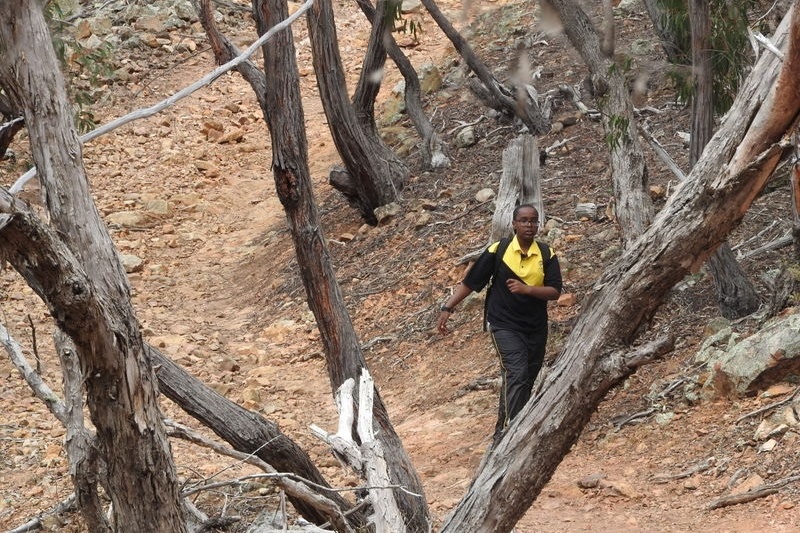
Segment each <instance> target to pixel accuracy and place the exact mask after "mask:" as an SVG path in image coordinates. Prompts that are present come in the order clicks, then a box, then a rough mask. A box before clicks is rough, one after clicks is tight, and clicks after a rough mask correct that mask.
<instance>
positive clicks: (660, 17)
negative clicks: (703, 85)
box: [644, 0, 689, 64]
mask: <svg viewBox="0 0 800 533" xmlns="http://www.w3.org/2000/svg"><path fill="white" fill-rule="evenodd" d="M663 2H664V0H644V4H645V6H646V7H647V14H648V15H649V16H650V21H651V22H652V23H653V29H654V30H655V32H656V35H658V40H659V41H660V42H661V47H662V48H664V53H665V54H666V55H667V60H668V61H669V62H670V63H675V64H684V63H686V60H687V59H688V55H689V50H688V47H686V45H687V44H688V43H683V44H682V43H681V39H680V38H679V37H678V36H677V35H676V34H675V32H674V31H673V29H672V27H671V26H670V24H669V23H668V17H670V16H673V15H671V14H670V13H669V11H668V10H665V9H664V6H663V5H662V4H663Z"/></svg>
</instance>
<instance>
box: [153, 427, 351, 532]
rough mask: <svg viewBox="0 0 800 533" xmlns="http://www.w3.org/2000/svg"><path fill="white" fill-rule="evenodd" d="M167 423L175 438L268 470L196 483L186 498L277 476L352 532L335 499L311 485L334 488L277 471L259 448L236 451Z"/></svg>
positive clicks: (295, 493)
mask: <svg viewBox="0 0 800 533" xmlns="http://www.w3.org/2000/svg"><path fill="white" fill-rule="evenodd" d="M164 425H165V426H166V427H167V430H168V433H169V435H170V436H172V437H178V438H182V439H184V440H187V441H189V442H192V443H194V444H197V445H199V446H204V447H206V448H209V449H211V450H213V451H215V452H217V453H219V454H220V455H225V456H228V457H232V458H234V459H237V460H238V461H240V462H243V463H247V464H250V465H253V466H256V467H258V468H260V469H261V470H263V471H264V472H266V473H267V475H266V476H265V475H264V474H258V475H257V476H244V477H242V478H239V479H237V480H228V481H221V482H218V483H204V484H203V485H201V486H194V487H191V488H189V489H186V490H184V491H183V496H184V497H187V496H190V495H192V494H194V493H196V492H200V491H203V490H210V489H212V488H216V487H220V486H225V485H234V484H238V483H241V482H243V481H244V480H246V479H253V478H254V477H261V478H263V477H269V478H270V479H274V480H275V482H276V483H277V484H278V486H279V487H281V488H282V489H283V490H284V491H285V492H286V493H287V494H289V495H290V496H291V497H293V498H296V499H298V500H302V501H304V502H305V503H307V504H308V505H309V506H311V507H314V508H315V509H317V510H318V511H319V512H320V513H321V514H322V515H324V516H326V517H327V518H328V520H329V521H330V523H332V524H335V525H336V527H337V530H338V531H352V529H351V528H350V526H349V525H348V524H347V520H346V519H345V517H344V515H343V514H342V511H341V510H340V509H339V507H338V506H337V505H336V504H335V503H334V502H333V501H331V500H330V499H328V498H326V497H325V496H323V495H322V494H320V493H318V492H314V491H312V490H311V489H310V487H314V488H316V489H318V490H324V491H330V490H331V489H330V488H329V487H324V486H321V485H317V484H316V483H313V482H311V481H309V480H307V479H302V478H301V477H300V476H297V475H295V474H286V473H280V472H277V471H276V470H275V469H274V468H273V467H272V466H270V465H269V464H268V463H267V462H266V461H264V460H262V459H260V458H259V457H257V456H256V455H255V454H256V453H257V452H258V450H255V451H254V452H253V453H250V454H247V453H243V452H239V451H236V450H232V449H230V448H227V447H225V446H222V445H221V444H218V443H216V442H214V441H212V440H210V439H207V438H206V437H204V436H203V435H201V434H200V433H198V432H196V431H194V430H193V429H191V428H189V427H188V426H184V425H182V424H180V423H178V422H175V421H174V420H168V419H166V420H164ZM268 444H269V442H265V443H264V446H266V445H268ZM215 475H217V474H215ZM212 477H213V476H212ZM209 479H210V478H209ZM205 481H207V480H205ZM338 528H341V529H338Z"/></svg>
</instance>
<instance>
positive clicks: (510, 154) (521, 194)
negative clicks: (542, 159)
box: [489, 135, 545, 242]
mask: <svg viewBox="0 0 800 533" xmlns="http://www.w3.org/2000/svg"><path fill="white" fill-rule="evenodd" d="M522 204H531V205H533V206H534V207H536V210H537V211H539V224H540V227H544V221H545V214H544V202H543V201H542V184H541V181H540V176H539V143H538V142H537V141H536V137H534V136H533V135H521V136H520V137H517V138H516V139H514V140H513V141H511V142H510V143H509V145H508V147H507V148H506V149H505V150H503V175H502V176H501V177H500V186H499V187H498V189H497V201H495V209H494V216H493V217H492V234H491V235H490V236H489V242H495V241H498V240H500V239H501V238H502V237H506V236H508V235H510V234H511V233H512V231H511V217H512V216H513V211H514V208H515V207H517V206H518V205H522Z"/></svg>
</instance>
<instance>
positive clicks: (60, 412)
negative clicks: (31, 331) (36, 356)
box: [0, 325, 67, 424]
mask: <svg viewBox="0 0 800 533" xmlns="http://www.w3.org/2000/svg"><path fill="white" fill-rule="evenodd" d="M0 344H2V345H3V348H5V350H6V353H7V354H8V357H9V359H10V360H11V363H12V364H13V365H14V366H15V367H16V368H17V370H18V371H19V373H20V374H21V375H22V378H23V379H24V380H25V382H26V383H27V384H28V386H29V387H30V388H31V390H32V391H33V394H34V395H35V396H36V397H37V398H39V399H40V400H41V401H42V402H43V403H44V404H45V405H46V406H47V409H48V410H49V411H50V412H51V413H53V416H55V417H56V418H57V419H58V421H59V422H61V423H62V424H66V421H67V411H66V407H65V405H64V402H62V401H61V398H59V397H58V395H56V393H54V392H53V390H52V389H51V388H50V387H49V386H48V385H47V383H45V382H44V380H42V376H41V375H40V374H39V373H38V372H36V371H35V370H34V369H33V367H32V366H31V365H30V363H29V362H28V360H27V359H26V358H25V355H23V353H22V347H21V346H20V345H19V343H17V341H15V340H14V339H13V338H12V337H11V334H10V333H9V332H8V330H7V329H6V328H5V326H3V325H0Z"/></svg>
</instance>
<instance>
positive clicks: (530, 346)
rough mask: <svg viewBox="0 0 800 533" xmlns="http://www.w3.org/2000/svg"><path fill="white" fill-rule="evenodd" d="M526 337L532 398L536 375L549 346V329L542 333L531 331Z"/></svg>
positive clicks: (528, 374)
mask: <svg viewBox="0 0 800 533" xmlns="http://www.w3.org/2000/svg"><path fill="white" fill-rule="evenodd" d="M524 339H525V344H526V346H527V350H528V370H527V380H528V381H529V382H530V386H529V387H528V399H530V396H531V390H532V389H533V384H534V383H535V382H536V377H537V376H538V375H539V371H541V370H542V365H543V364H544V354H545V349H546V348H547V330H544V332H542V333H531V334H530V335H527V336H525V337H524ZM526 402H527V400H526Z"/></svg>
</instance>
